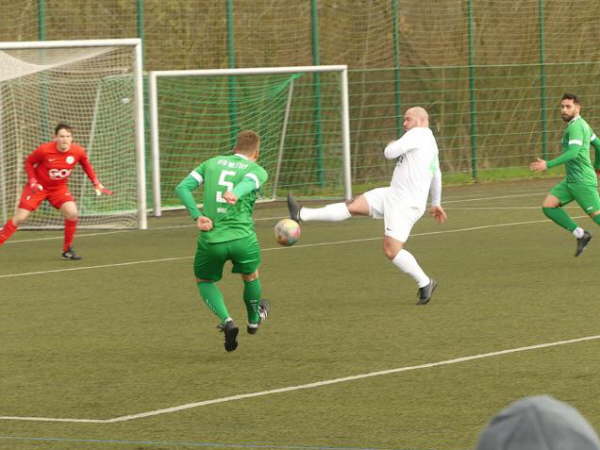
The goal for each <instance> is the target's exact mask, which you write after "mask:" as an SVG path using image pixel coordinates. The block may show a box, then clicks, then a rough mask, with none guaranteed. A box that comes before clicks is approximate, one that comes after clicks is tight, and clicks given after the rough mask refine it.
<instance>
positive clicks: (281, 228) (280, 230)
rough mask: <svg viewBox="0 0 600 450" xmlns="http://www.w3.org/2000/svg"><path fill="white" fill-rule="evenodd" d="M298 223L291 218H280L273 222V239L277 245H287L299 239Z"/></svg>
mask: <svg viewBox="0 0 600 450" xmlns="http://www.w3.org/2000/svg"><path fill="white" fill-rule="evenodd" d="M300 233H301V230H300V225H299V224H298V222H296V221H295V220H292V219H281V220H280V221H279V222H277V223H276V224H275V240H276V241H277V243H278V244H279V245H284V246H286V247H289V246H290V245H294V244H295V243H296V242H298V239H300Z"/></svg>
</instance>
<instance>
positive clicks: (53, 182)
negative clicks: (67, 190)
mask: <svg viewBox="0 0 600 450" xmlns="http://www.w3.org/2000/svg"><path fill="white" fill-rule="evenodd" d="M77 163H79V164H81V167H82V168H83V170H84V171H85V173H86V175H87V176H88V178H89V179H90V180H91V181H92V183H93V184H97V183H98V179H97V178H96V173H95V172H94V168H93V167H92V165H91V163H90V161H89V160H88V157H87V154H86V152H85V149H84V148H83V147H80V146H79V145H77V144H71V146H70V147H69V150H67V151H65V152H61V151H60V150H59V149H58V147H57V144H56V142H55V141H52V142H46V143H44V144H42V145H40V146H39V147H38V148H36V149H35V150H34V151H33V152H32V153H31V154H30V155H29V156H28V157H27V159H26V160H25V171H26V172H27V176H28V177H29V179H32V178H36V179H37V180H38V183H40V184H41V185H42V186H43V187H44V188H46V189H52V188H54V187H58V186H61V185H64V184H67V181H68V179H69V176H70V175H71V172H72V171H73V169H74V168H75V166H76V165H77Z"/></svg>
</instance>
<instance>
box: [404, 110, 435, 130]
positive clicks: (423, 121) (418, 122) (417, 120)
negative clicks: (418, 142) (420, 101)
mask: <svg viewBox="0 0 600 450" xmlns="http://www.w3.org/2000/svg"><path fill="white" fill-rule="evenodd" d="M428 126H429V114H427V111H426V110H425V108H423V107H421V106H413V107H412V108H408V109H407V110H406V112H405V113H404V129H405V130H406V131H408V130H410V129H411V128H414V127H428Z"/></svg>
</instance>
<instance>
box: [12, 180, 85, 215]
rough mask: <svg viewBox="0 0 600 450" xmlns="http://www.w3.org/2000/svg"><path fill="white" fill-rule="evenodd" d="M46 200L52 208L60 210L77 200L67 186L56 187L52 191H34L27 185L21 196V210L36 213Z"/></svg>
mask: <svg viewBox="0 0 600 450" xmlns="http://www.w3.org/2000/svg"><path fill="white" fill-rule="evenodd" d="M44 200H48V201H49V202H50V204H51V205H52V206H54V207H55V208H56V209H59V208H60V207H61V206H62V205H64V204H65V203H66V202H74V201H75V198H73V196H72V195H71V193H70V192H69V186H68V185H67V184H63V185H60V186H56V187H53V188H52V189H46V188H44V189H42V190H41V191H40V190H37V189H35V190H34V189H32V188H31V187H30V186H29V185H26V186H25V187H24V188H23V193H22V194H21V200H20V201H19V208H22V209H27V210H29V211H35V210H36V209H37V208H38V206H40V203H42V202H43V201H44Z"/></svg>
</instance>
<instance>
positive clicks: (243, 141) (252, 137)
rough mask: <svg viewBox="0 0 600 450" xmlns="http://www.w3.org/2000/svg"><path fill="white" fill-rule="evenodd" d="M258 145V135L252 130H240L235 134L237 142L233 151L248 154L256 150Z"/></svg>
mask: <svg viewBox="0 0 600 450" xmlns="http://www.w3.org/2000/svg"><path fill="white" fill-rule="evenodd" d="M259 146H260V136H259V135H258V134H257V133H256V132H255V131H252V130H244V131H240V132H239V133H238V135H237V143H236V144H235V147H234V148H233V151H234V152H235V153H242V154H244V155H249V154H252V153H254V152H255V151H256V150H258V147H259Z"/></svg>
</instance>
